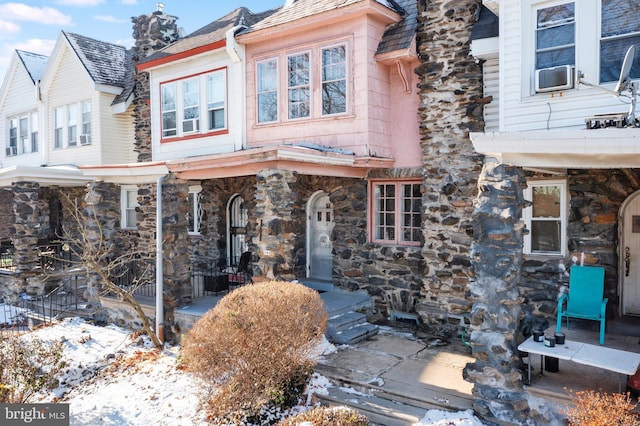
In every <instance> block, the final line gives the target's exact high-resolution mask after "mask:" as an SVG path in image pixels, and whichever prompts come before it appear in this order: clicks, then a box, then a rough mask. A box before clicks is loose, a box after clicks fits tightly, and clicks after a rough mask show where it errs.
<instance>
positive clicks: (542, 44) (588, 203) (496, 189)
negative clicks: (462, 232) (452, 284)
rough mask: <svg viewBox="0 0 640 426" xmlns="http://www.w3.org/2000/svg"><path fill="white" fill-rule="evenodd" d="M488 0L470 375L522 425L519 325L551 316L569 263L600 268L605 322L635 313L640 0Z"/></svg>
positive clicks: (481, 395)
mask: <svg viewBox="0 0 640 426" xmlns="http://www.w3.org/2000/svg"><path fill="white" fill-rule="evenodd" d="M482 3H483V4H484V6H485V8H483V10H482V11H481V12H480V14H479V20H478V22H477V23H476V26H475V27H474V30H473V33H472V38H473V41H472V54H473V56H474V57H475V58H476V59H477V60H478V61H479V62H480V63H481V64H482V67H483V81H484V96H485V98H486V99H485V100H486V101H487V102H488V103H486V104H485V109H484V117H485V120H486V126H485V130H484V131H474V132H471V134H470V138H471V141H472V143H473V147H474V148H475V150H476V151H477V152H478V153H480V154H484V156H485V157H484V160H483V171H482V173H481V174H480V178H479V182H478V188H479V195H478V197H477V199H476V206H477V209H476V215H475V224H476V225H475V226H474V246H473V257H472V259H473V266H474V268H475V271H474V273H475V282H474V283H472V284H471V285H470V294H471V296H472V298H473V299H474V307H473V309H472V317H473V319H472V324H473V327H472V328H473V333H472V335H471V343H472V346H473V348H474V349H473V351H474V357H475V358H476V363H475V364H470V365H468V366H467V369H466V374H467V378H468V379H469V380H471V381H473V382H474V383H475V384H476V387H475V388H474V395H476V398H477V400H476V404H475V408H476V410H477V411H478V412H481V413H482V416H483V417H484V418H487V419H489V420H491V421H492V422H495V423H501V424H502V423H509V424H511V423H513V424H524V423H526V422H527V421H529V419H530V418H531V414H532V413H533V411H534V410H533V406H531V405H530V403H531V399H529V401H527V392H526V388H524V387H523V385H522V380H521V379H520V378H519V376H520V370H519V368H521V364H520V365H519V361H518V354H517V352H516V347H517V345H518V343H519V342H520V341H521V339H522V337H523V336H522V335H521V334H519V333H516V332H515V331H516V330H520V331H523V330H522V327H523V326H524V325H525V324H526V325H527V326H528V327H529V331H530V330H531V328H530V327H531V326H532V324H533V323H532V322H531V321H530V320H531V319H532V318H534V317H538V318H539V319H548V320H550V322H551V323H552V324H553V322H554V320H555V315H556V309H557V300H558V297H559V295H560V294H562V293H563V292H565V291H566V286H567V285H568V282H569V274H570V273H571V267H572V266H573V265H575V264H584V265H596V266H601V267H604V268H605V295H604V297H607V298H608V304H607V317H608V320H612V319H617V318H620V317H624V316H637V315H638V314H640V291H639V290H638V285H637V283H638V279H640V267H639V265H640V238H638V235H640V234H639V232H640V222H639V220H638V219H639V218H640V214H639V211H640V156H638V142H639V141H640V127H639V124H640V123H639V122H638V118H637V117H638V111H637V110H636V109H635V103H636V101H637V88H638V85H639V80H638V79H640V5H639V4H638V2H637V1H632V0H622V1H619V0H599V1H596V0H585V1H583V0H580V1H538V0H535V1H533V0H531V1H520V2H513V1H499V0H490V1H486V0H485V1H483V2H482ZM498 22H499V23H498ZM498 28H499V31H496V30H497V29H498ZM630 46H635V55H633V57H631V55H630V57H629V58H628V60H626V61H625V56H626V52H627V51H628V49H629V47H630ZM631 53H633V49H631ZM631 61H633V62H631ZM623 63H626V65H625V66H623ZM621 74H622V75H621ZM621 77H622V78H621ZM634 79H636V80H635V81H634ZM529 362H530V361H529ZM496 395H499V397H496ZM530 408H531V412H530V411H529V409H530ZM539 421H540V423H543V419H540V420H539ZM557 421H558V420H555V421H554V420H551V421H550V422H549V423H550V424H553V423H554V422H557ZM536 423H538V420H536Z"/></svg>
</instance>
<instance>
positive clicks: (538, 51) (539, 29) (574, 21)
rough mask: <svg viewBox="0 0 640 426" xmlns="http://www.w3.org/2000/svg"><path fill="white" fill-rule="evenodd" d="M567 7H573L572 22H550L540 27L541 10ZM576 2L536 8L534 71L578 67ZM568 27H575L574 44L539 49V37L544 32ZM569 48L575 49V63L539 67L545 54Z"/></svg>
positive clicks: (570, 1) (554, 45)
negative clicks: (539, 16)
mask: <svg viewBox="0 0 640 426" xmlns="http://www.w3.org/2000/svg"><path fill="white" fill-rule="evenodd" d="M565 5H573V19H572V20H568V21H564V22H559V21H550V22H549V23H548V25H545V26H542V27H540V25H539V23H538V14H539V13H540V11H541V10H544V9H551V8H554V7H558V6H565ZM576 6H577V5H576V1H575V0H565V1H561V2H554V3H553V4H542V5H538V6H537V7H535V9H534V11H533V13H534V19H535V21H536V24H535V28H534V32H535V36H534V46H535V59H534V70H539V69H544V68H550V67H555V66H562V65H570V66H575V65H576V53H577V51H576V38H577V37H576V36H577V34H576V29H577V19H576ZM566 25H571V26H573V43H569V44H555V43H554V44H553V45H552V46H548V47H539V46H538V36H539V35H540V34H541V33H542V32H543V31H547V30H552V29H554V28H561V27H564V26H566ZM551 38H557V37H551ZM568 48H571V49H573V55H572V56H573V61H570V62H567V61H560V62H561V63H553V64H545V65H544V66H539V65H538V61H539V56H538V55H540V54H545V53H549V52H559V51H561V50H566V49H568Z"/></svg>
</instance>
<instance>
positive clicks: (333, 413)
mask: <svg viewBox="0 0 640 426" xmlns="http://www.w3.org/2000/svg"><path fill="white" fill-rule="evenodd" d="M303 422H310V423H311V424H312V425H313V426H367V425H369V421H368V420H367V418H366V417H365V416H364V415H363V414H360V413H359V412H358V411H357V410H354V409H352V408H348V407H316V408H314V409H313V410H309V411H305V412H304V413H301V414H298V415H297V416H295V417H292V418H289V419H285V420H282V421H281V422H280V423H278V426H298V425H300V424H302V423H303Z"/></svg>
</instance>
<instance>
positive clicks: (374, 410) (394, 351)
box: [316, 328, 473, 426]
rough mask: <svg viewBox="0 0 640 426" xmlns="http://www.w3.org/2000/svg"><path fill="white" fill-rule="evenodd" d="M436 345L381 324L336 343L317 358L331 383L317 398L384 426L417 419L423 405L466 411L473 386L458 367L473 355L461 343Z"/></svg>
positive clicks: (318, 366)
mask: <svg viewBox="0 0 640 426" xmlns="http://www.w3.org/2000/svg"><path fill="white" fill-rule="evenodd" d="M441 343H442V342H440V341H439V340H433V341H422V340H419V339H416V338H415V337H413V336H412V335H411V334H403V333H398V332H396V331H393V330H391V329H388V328H383V329H382V330H381V331H380V332H379V333H378V334H377V335H376V336H373V337H371V338H369V339H367V340H366V341H362V342H359V343H356V344H353V345H349V346H343V347H340V348H338V351H337V352H335V353H332V354H329V355H325V356H324V357H322V358H321V359H320V360H319V362H318V365H317V367H316V371H317V372H318V373H320V374H322V375H324V376H326V377H328V378H329V379H330V380H331V381H332V383H334V384H335V385H336V387H334V388H330V390H329V394H328V395H318V398H319V399H320V400H321V401H322V402H323V403H325V404H329V405H331V404H333V405H349V406H352V407H354V408H356V409H357V410H358V411H360V412H361V413H362V414H365V415H366V416H367V417H368V418H369V419H370V420H371V421H372V422H376V423H379V424H383V425H386V426H395V425H399V426H404V425H410V424H413V423H416V422H418V421H420V420H421V419H422V418H423V417H424V415H425V413H426V411H427V410H428V409H433V408H438V409H446V410H451V411H459V410H467V409H470V408H471V403H472V396H471V388H472V384H471V383H468V382H466V381H465V380H464V379H463V378H462V370H463V368H464V367H465V365H466V364H467V363H468V362H473V358H471V356H470V355H469V351H468V349H467V348H466V347H465V346H464V345H463V344H462V343H461V342H460V343H459V344H458V343H454V344H448V345H444V346H441V345H440V344H441ZM354 391H355V392H356V393H354Z"/></svg>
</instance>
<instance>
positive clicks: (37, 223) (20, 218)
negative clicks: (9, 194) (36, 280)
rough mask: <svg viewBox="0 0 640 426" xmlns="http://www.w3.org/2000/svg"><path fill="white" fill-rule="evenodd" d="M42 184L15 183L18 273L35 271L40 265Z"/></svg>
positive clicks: (15, 240)
mask: <svg viewBox="0 0 640 426" xmlns="http://www.w3.org/2000/svg"><path fill="white" fill-rule="evenodd" d="M39 194H40V184H38V183H37V182H17V183H15V184H14V185H13V213H14V216H15V221H14V227H15V231H16V232H15V234H14V235H13V247H14V249H15V252H14V255H13V256H14V257H13V262H14V264H15V265H16V272H17V273H18V274H25V273H35V272H36V270H37V268H38V266H39V262H40V259H39V256H38V230H39V229H40V227H41V225H42V223H41V219H42V218H41V207H40V199H39V198H40V197H39Z"/></svg>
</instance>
